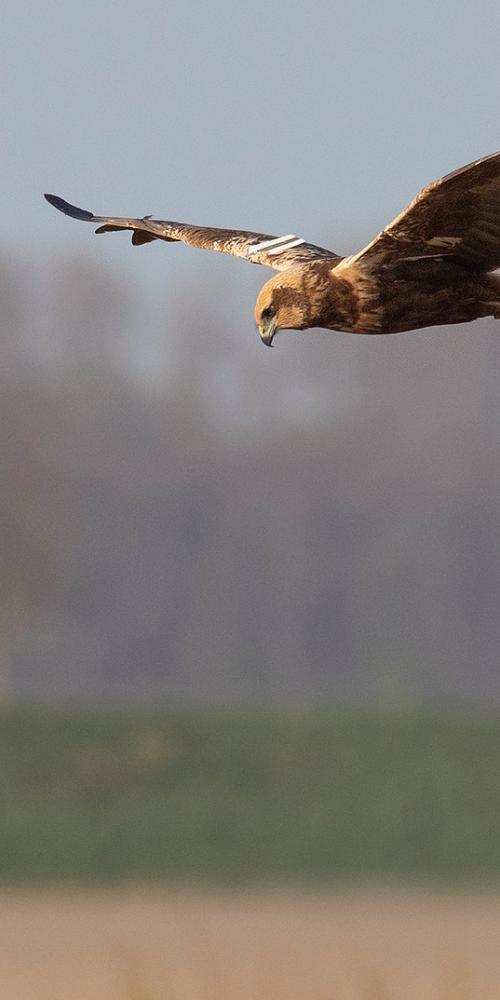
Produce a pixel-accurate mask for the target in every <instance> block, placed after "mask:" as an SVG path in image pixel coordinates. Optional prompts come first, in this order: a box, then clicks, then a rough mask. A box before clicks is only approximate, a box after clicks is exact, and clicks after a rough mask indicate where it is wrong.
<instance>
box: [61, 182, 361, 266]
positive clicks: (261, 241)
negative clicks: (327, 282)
mask: <svg viewBox="0 0 500 1000" xmlns="http://www.w3.org/2000/svg"><path fill="white" fill-rule="evenodd" d="M45 197H46V199H47V201H48V202H50V204H51V205H53V206H54V208H58V209H59V211H60V212H64V214H65V215H70V216H71V218H73V219H82V220H83V221H84V222H93V223H96V222H97V223H100V225H99V227H98V228H97V229H96V233H111V232H115V231H117V230H119V229H131V230H132V231H133V232H132V243H133V244H134V246H138V245H140V244H141V243H149V242H150V241H151V240H166V241H167V242H175V241H181V242H182V243H189V244H190V245H191V246H193V247H199V248H201V249H202V250H217V251H218V252H219V253H230V254H233V255H234V256H235V257H244V258H245V259H246V260H249V261H251V263H252V264H265V265H267V267H273V268H274V269H275V271H285V270H287V268H289V267H295V266H296V265H297V264H307V263H310V262H311V261H313V260H324V259H329V260H333V261H339V260H341V258H340V257H339V256H338V255H337V254H335V253H333V251H331V250H325V249H324V248H323V247H317V246H314V245H313V244H312V243H306V242H305V240H303V239H301V238H300V237H298V236H292V235H289V236H268V235H267V234H266V233H248V232H244V231H242V230H239V229H213V228H209V227H200V226H189V225H186V224H185V223H183V222H164V221H163V220H161V219H152V218H151V217H150V216H145V217H144V218H143V219H115V218H113V217H112V216H106V215H93V213H92V212H87V211H85V209H83V208H76V207H75V205H70V204H69V203H68V202H67V201H64V200H63V199H62V198H59V197H58V196H57V195H55V194H46V195H45Z"/></svg>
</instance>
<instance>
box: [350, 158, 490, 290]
mask: <svg viewBox="0 0 500 1000" xmlns="http://www.w3.org/2000/svg"><path fill="white" fill-rule="evenodd" d="M428 257H439V258H441V259H443V258H446V260H447V261H450V262H453V263H455V264H459V265H461V266H462V267H467V268H469V269H471V270H474V271H493V270H494V269H495V268H497V267H500V153H493V154H492V155H491V156H485V157H484V158H483V159H482V160H476V161H475V162H474V163H468V164H467V166H465V167H461V168H460V169H459V170H454V171H453V173H451V174H447V175H446V177H441V178H439V180H437V181H434V182H433V183H432V184H428V185H427V187H424V188H422V190H421V191H420V192H419V194H417V197H416V198H415V199H414V200H413V201H412V202H411V204H410V205H408V207H407V208H406V209H405V210H404V212H401V215H398V216H397V218H396V219H394V221H393V222H391V223H390V224H389V225H388V226H386V227H385V229H383V230H382V232H381V233H379V235H378V236H376V237H375V239H374V240H372V242H371V243H369V244H368V246H366V247H364V248H363V250H360V251H359V253H357V254H356V255H355V256H354V257H349V258H346V261H345V265H346V266H347V265H348V264H349V265H350V264H352V263H353V262H355V261H356V262H357V261H359V262H360V263H362V264H363V266H364V267H365V266H366V267H370V268H371V267H375V268H378V267H383V265H384V264H391V265H392V264H394V262H395V261H396V260H399V261H401V262H402V261H412V260H421V259H422V258H428Z"/></svg>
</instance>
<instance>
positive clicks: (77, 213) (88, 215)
mask: <svg viewBox="0 0 500 1000" xmlns="http://www.w3.org/2000/svg"><path fill="white" fill-rule="evenodd" d="M44 198H46V200H47V201H48V202H49V205H53V206H54V208H57V209H59V211H60V212H64V214H65V215H70V216H71V218H72V219H83V220H84V222H91V220H92V219H94V218H95V216H94V215H93V214H92V212H87V211H86V210H85V209H84V208H77V207H76V205H70V203H69V201H64V198H59V197H58V195H57V194H45V195H44Z"/></svg>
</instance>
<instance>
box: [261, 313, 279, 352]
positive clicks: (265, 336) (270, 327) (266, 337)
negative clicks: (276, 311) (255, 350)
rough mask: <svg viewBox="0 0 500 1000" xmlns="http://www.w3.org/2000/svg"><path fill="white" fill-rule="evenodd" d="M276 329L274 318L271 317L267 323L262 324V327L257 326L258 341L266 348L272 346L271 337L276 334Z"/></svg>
mask: <svg viewBox="0 0 500 1000" xmlns="http://www.w3.org/2000/svg"><path fill="white" fill-rule="evenodd" d="M276 327H277V320H276V316H273V317H272V319H270V320H269V322H268V323H264V324H263V325H262V326H259V334H260V339H261V341H262V343H263V344H265V345H266V347H272V346H273V337H274V334H275V333H276Z"/></svg>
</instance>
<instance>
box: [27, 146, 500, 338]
mask: <svg viewBox="0 0 500 1000" xmlns="http://www.w3.org/2000/svg"><path fill="white" fill-rule="evenodd" d="M45 197H46V198H47V201H49V202H50V203H51V205H54V206H55V208H58V209H59V210H60V211H61V212H64V213H65V214H66V215H70V216H72V217H73V218H76V219H83V220H84V221H86V222H94V223H95V222H98V223H100V225H99V227H98V228H97V229H96V232H97V233H107V232H114V231H115V230H119V229H130V230H132V243H133V244H134V245H138V244H141V243H149V242H150V241H151V240H157V239H160V240H166V241H167V242H175V241H179V240H180V241H182V242H183V243H189V244H190V245H191V246H194V247H200V248H202V249H205V250H217V251H219V252H221V253H230V254H234V255H235V256H237V257H244V258H245V259H246V260H249V261H251V263H253V264H264V265H267V266H268V267H272V268H274V269H275V270H276V271H278V272H279V274H277V275H275V277H273V278H271V280H270V281H268V282H267V283H266V284H265V285H264V287H263V288H262V290H261V292H260V294H259V296H258V298H257V304H256V307H255V320H256V323H257V326H258V328H259V333H260V336H261V338H262V340H263V342H264V344H267V345H268V346H270V345H271V344H272V340H273V337H274V336H275V334H276V333H277V331H278V330H282V329H288V330H306V329H308V328H310V327H323V328H326V329H328V330H340V331H343V332H347V333H401V332H402V331H404V330H414V329H420V328H422V327H425V326H440V325H442V324H445V323H466V322H469V321H470V320H473V319H477V318H478V317H481V316H495V317H496V318H500V279H499V278H498V277H496V276H495V275H491V274H490V273H489V272H491V271H494V270H495V268H498V267H500V153H494V154H493V155H492V156H486V157H484V158H483V159H482V160H476V161H475V162H474V163H469V164H468V165H467V166H465V167H462V168H461V169H460V170H455V171H454V172H453V173H452V174H448V175H447V176H446V177H442V178H440V179H439V180H437V181H434V183H433V184H429V185H428V186H427V187H425V188H423V189H422V191H420V193H419V194H418V195H417V197H416V198H415V199H414V201H412V203H411V204H410V205H409V206H408V208H406V209H405V210H404V212H402V213H401V215H398V217H397V218H396V219H394V221H393V222H391V223H390V224H389V225H388V226H386V227H385V229H383V230H382V232H381V233H379V234H378V236H376V237H375V239H374V240H372V242H371V243H369V244H368V245H367V246H366V247H364V249H363V250H360V251H359V253H357V254H354V256H352V257H339V256H338V255H337V254H335V253H334V252H333V251H332V250H325V249H324V248H322V247H318V246H314V244H312V243H306V242H305V241H304V240H302V239H300V238H298V237H296V236H291V235H290V236H282V237H274V236H268V235H265V234H264V233H251V232H244V231H241V230H232V229H212V228H200V227H196V226H189V225H186V224H184V223H179V222H163V221H160V220H158V219H152V218H151V217H150V216H145V217H144V218H143V219H118V218H113V217H108V216H99V215H93V214H92V212H87V211H85V210H84V209H81V208H75V207H74V206H73V205H70V204H68V202H66V201H63V199H62V198H58V197H57V196H56V195H50V194H47V195H45Z"/></svg>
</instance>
